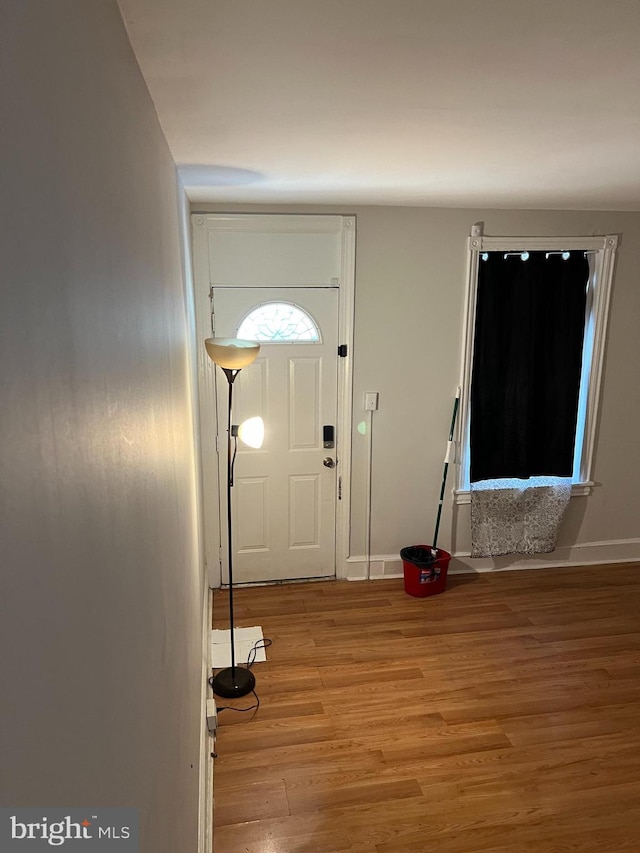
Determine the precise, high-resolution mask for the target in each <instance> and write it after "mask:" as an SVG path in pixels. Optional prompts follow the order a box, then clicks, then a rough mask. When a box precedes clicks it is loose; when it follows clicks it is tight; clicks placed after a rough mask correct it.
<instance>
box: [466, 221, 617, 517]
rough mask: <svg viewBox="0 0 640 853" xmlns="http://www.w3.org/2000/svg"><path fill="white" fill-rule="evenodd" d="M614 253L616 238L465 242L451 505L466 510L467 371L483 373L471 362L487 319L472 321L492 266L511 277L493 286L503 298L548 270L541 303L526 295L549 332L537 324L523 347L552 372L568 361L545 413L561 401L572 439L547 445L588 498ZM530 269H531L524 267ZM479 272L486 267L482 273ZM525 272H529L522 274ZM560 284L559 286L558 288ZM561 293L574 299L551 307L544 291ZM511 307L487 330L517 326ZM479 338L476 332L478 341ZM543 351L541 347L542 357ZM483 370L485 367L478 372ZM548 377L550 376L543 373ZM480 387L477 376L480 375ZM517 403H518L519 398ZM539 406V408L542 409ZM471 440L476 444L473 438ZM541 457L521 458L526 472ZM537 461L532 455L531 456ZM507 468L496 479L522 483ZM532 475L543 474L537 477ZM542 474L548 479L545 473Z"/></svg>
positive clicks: (505, 304)
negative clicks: (551, 365)
mask: <svg viewBox="0 0 640 853" xmlns="http://www.w3.org/2000/svg"><path fill="white" fill-rule="evenodd" d="M616 248H617V237H615V236H607V237H584V238H576V237H570V238H498V237H476V236H473V237H471V238H470V242H469V249H470V255H469V289H468V298H467V317H466V338H465V344H464V354H463V355H464V358H463V380H462V382H463V385H462V387H463V395H462V417H461V435H462V452H461V454H460V461H461V464H460V466H459V479H458V489H457V491H456V501H457V502H458V503H465V502H467V501H468V500H469V491H468V490H469V488H470V481H471V455H472V454H471V433H470V424H471V405H472V402H473V400H475V401H476V406H479V405H480V403H479V402H478V400H479V397H478V395H477V390H478V389H477V386H478V382H477V381H476V380H475V379H474V375H473V374H474V369H476V370H478V369H481V367H482V365H480V367H479V366H478V363H477V362H478V360H479V361H480V362H481V361H482V358H484V356H485V355H486V351H485V350H486V326H485V334H484V337H485V343H483V341H482V334H483V332H482V328H483V323H485V320H486V318H484V317H483V316H479V315H482V314H483V313H484V312H485V311H486V308H487V304H486V293H485V296H483V293H482V288H483V287H486V278H487V271H488V270H489V267H490V265H491V264H493V265H494V270H497V272H498V277H500V276H502V275H504V271H505V270H507V269H510V270H511V271H512V272H513V275H511V273H509V276H511V278H510V279H509V280H508V281H507V282H506V284H505V283H504V282H503V283H502V285H500V286H503V287H506V290H505V291H504V293H505V294H508V293H509V287H510V286H512V285H513V286H514V287H517V286H518V274H519V273H521V272H522V271H523V270H525V269H526V270H527V272H530V271H531V270H533V269H534V267H535V265H538V267H540V268H543V267H544V264H549V267H548V268H549V269H550V270H551V269H552V268H553V269H554V270H555V272H554V273H553V274H552V275H550V276H549V277H548V279H547V278H546V279H545V282H544V288H545V290H546V295H545V294H543V293H541V292H534V293H533V296H534V298H535V299H536V300H537V302H538V309H536V310H541V309H540V306H542V309H545V310H546V309H548V315H549V319H548V323H549V326H546V325H545V324H544V323H543V324H542V325H538V331H537V333H536V334H537V335H538V340H537V341H536V340H533V341H532V340H531V339H529V341H528V343H527V349H528V350H530V349H531V348H532V347H539V348H540V351H541V352H544V353H545V357H546V356H548V353H549V350H551V352H552V357H553V358H554V359H555V360H556V363H557V364H558V365H560V363H561V362H562V367H563V368H564V366H565V364H564V362H565V360H566V361H572V366H571V369H570V370H568V372H567V375H566V376H565V377H564V378H563V379H562V381H561V383H560V387H559V388H558V389H556V392H555V394H556V396H555V402H552V401H551V402H550V401H547V404H548V405H550V406H555V407H557V408H558V410H562V407H563V405H564V404H563V400H564V399H565V398H567V397H568V398H569V400H570V405H569V406H568V407H567V412H568V414H567V417H568V421H569V422H570V427H569V429H570V431H571V435H570V436H569V437H568V438H567V435H566V433H565V434H561V435H559V434H557V433H556V434H554V435H553V437H552V438H550V439H549V441H551V440H552V441H554V442H559V444H558V445H557V447H558V448H560V449H559V453H560V455H561V456H562V463H561V465H560V468H562V470H564V471H565V474H566V475H567V476H569V475H570V476H571V480H572V483H573V493H574V494H589V493H590V491H591V487H592V486H593V483H592V482H591V464H592V456H593V446H594V441H595V425H596V421H597V403H598V397H599V386H600V377H601V371H602V357H603V351H604V333H605V327H606V318H607V312H608V303H609V292H610V286H611V278H612V273H613V260H614V253H615V250H616ZM532 261H533V264H531V262H532ZM483 265H486V266H484V267H483ZM526 265H530V266H528V267H527V266H526ZM570 267H572V268H573V271H572V273H570V272H569V269H570ZM567 276H569V278H570V279H571V280H572V281H573V284H571V285H567V281H568V280H569V279H568V278H567ZM585 279H586V287H585ZM563 282H564V285H562V283H563ZM479 285H480V287H479ZM561 285H562V286H564V287H565V288H566V287H573V296H572V297H571V304H570V306H569V307H567V305H566V304H565V302H564V296H563V298H562V299H561V300H560V301H558V300H557V299H556V295H557V294H556V293H555V292H554V291H553V290H551V289H550V288H555V287H559V286H561ZM528 286H530V285H528ZM581 289H582V292H581ZM514 306H515V303H512V302H511V300H510V299H508V298H503V299H501V300H499V302H498V305H497V307H496V306H492V309H491V310H492V311H494V314H493V315H492V318H491V319H490V322H494V323H496V322H497V323H499V324H503V325H504V324H510V323H515V322H516V318H515V315H514V314H513V312H514V311H516V310H521V308H522V306H520V309H518V308H517V307H514ZM552 327H553V328H552ZM478 330H480V332H479V334H478ZM529 331H530V330H529ZM477 335H478V336H477ZM550 336H554V342H553V346H551V347H549V342H550V340H551V337H550ZM512 337H513V336H512ZM483 347H484V348H485V349H483ZM545 347H547V349H546V350H545ZM490 352H491V351H490ZM490 358H494V359H495V358H498V361H499V360H500V355H499V354H498V356H495V355H490ZM535 361H536V359H533V362H535ZM474 362H475V363H474ZM495 363H496V362H495V361H494V362H493V363H492V362H491V361H489V362H488V364H489V365H491V366H492V368H493V367H495ZM486 366H487V365H486V364H485V368H486ZM530 367H531V364H530V365H529V366H528V367H527V368H526V369H527V370H528V369H530ZM494 372H495V371H494ZM559 372H560V370H559ZM547 375H549V374H548V366H547ZM543 376H544V373H543ZM481 380H482V376H481V375H480V381H481ZM536 381H538V383H540V382H543V383H544V378H543V379H542V380H541V379H540V378H538V379H537V380H536ZM554 383H555V375H554ZM472 387H473V391H472ZM545 394H546V389H545ZM517 396H518V397H519V395H517ZM552 396H553V395H552ZM498 397H499V398H501V399H502V403H501V404H504V400H505V399H506V396H505V395H504V394H502V392H501V389H498ZM541 404H542V405H545V404H544V403H542V401H541ZM527 405H529V406H530V405H531V398H529V402H528V404H527ZM576 412H577V415H576ZM523 417H524V418H526V419H527V422H528V423H531V422H532V420H533V421H535V418H532V416H531V415H530V414H529V412H527V408H526V405H525V406H524V408H523ZM539 422H540V421H539ZM493 426H494V428H495V427H496V424H495V423H494V425H493ZM474 429H475V427H474ZM475 434H476V437H477V432H476V433H475ZM506 443H507V442H505V444H506ZM499 452H500V453H502V448H499ZM540 452H542V453H543V456H544V457H545V460H546V459H547V458H548V454H546V449H545V448H543V449H542V451H541V450H540V448H538V450H535V449H534V451H533V454H532V459H531V458H529V457H528V455H527V454H525V455H526V456H527V460H526V465H529V464H532V465H533V468H535V467H536V466H537V467H542V468H544V467H545V466H548V464H549V463H548V461H545V462H544V463H543V465H542V466H540V464H539V459H540V456H539V454H540ZM518 453H520V456H521V455H522V454H521V448H520V449H519V450H518ZM527 453H528V452H527ZM536 454H538V455H537V456H536ZM477 459H478V456H477V453H476V448H475V447H474V465H476V466H477ZM503 461H504V460H503V459H501V460H500V461H499V462H498V463H497V467H498V468H500V467H502V468H503V469H504V468H505V465H504V464H503ZM494 462H495V460H494ZM494 462H492V463H491V465H489V466H488V467H487V468H485V470H486V471H490V470H491V467H492V465H494ZM510 465H512V462H511V461H508V463H507V468H506V469H505V470H504V471H501V473H500V477H508V476H511V477H518V476H519V477H525V476H529V475H527V474H526V473H523V471H524V470H525V469H524V468H521V469H520V470H518V469H517V466H516V470H513V471H512V473H511V474H510V475H509V474H508V473H507V470H508V467H509V466H510ZM482 467H483V466H482V465H481V466H480V467H477V468H476V474H475V475H474V478H473V479H474V481H475V480H478V479H483V480H484V479H485V478H484V477H478V476H477V473H478V471H482ZM535 473H536V472H535V471H534V470H533V469H532V470H531V472H530V475H531V476H533V475H534V474H535ZM537 473H540V474H542V471H540V472H537ZM547 473H548V474H550V473H552V472H550V471H547ZM486 479H488V480H493V479H497V475H496V478H493V477H487V478H486ZM532 484H533V483H532Z"/></svg>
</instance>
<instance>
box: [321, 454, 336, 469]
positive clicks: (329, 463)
mask: <svg viewBox="0 0 640 853" xmlns="http://www.w3.org/2000/svg"><path fill="white" fill-rule="evenodd" d="M322 464H323V465H324V467H325V468H335V467H336V463H335V462H334V460H333V459H332V458H331V457H330V456H327V457H326V458H325V459H323V460H322Z"/></svg>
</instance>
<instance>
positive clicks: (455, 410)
mask: <svg viewBox="0 0 640 853" xmlns="http://www.w3.org/2000/svg"><path fill="white" fill-rule="evenodd" d="M459 405H460V386H458V390H457V391H456V399H455V400H454V403H453V414H452V416H451V428H450V429H449V441H448V442H447V453H446V456H445V460H444V471H443V472H442V485H441V486H440V500H439V501H438V514H437V516H436V529H435V531H434V534H433V545H432V546H431V551H432V552H435V553H437V551H438V548H437V542H438V531H439V530H440V516H441V515H442V504H443V503H444V489H445V485H446V483H447V474H448V472H449V459H450V458H451V455H452V454H451V451H452V447H453V434H454V431H455V427H456V417H457V415H458V406H459Z"/></svg>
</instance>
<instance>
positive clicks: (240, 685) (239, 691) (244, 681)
mask: <svg viewBox="0 0 640 853" xmlns="http://www.w3.org/2000/svg"><path fill="white" fill-rule="evenodd" d="M212 686H213V692H214V693H215V694H216V695H217V696H223V697H224V698H225V699H232V698H233V697H234V696H246V695H247V693H251V691H252V690H253V688H254V687H255V686H256V679H255V676H254V674H253V673H252V672H251V670H250V669H245V667H243V666H228V667H227V668H226V669H221V670H220V672H219V673H218V674H217V675H215V676H214V677H213V685H212Z"/></svg>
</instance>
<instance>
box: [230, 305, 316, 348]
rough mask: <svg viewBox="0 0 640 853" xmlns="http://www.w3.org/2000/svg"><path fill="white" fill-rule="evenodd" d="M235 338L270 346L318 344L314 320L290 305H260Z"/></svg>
mask: <svg viewBox="0 0 640 853" xmlns="http://www.w3.org/2000/svg"><path fill="white" fill-rule="evenodd" d="M238 337H239V338H241V339H243V340H248V341H261V342H262V341H264V342H270V343H319V342H320V330H319V329H318V326H317V324H316V322H315V320H313V319H312V317H310V316H309V314H307V312H306V311H304V310H303V309H302V308H300V307H299V306H298V305H294V304H293V303H292V302H263V303H262V304H261V305H258V306H257V307H256V308H252V310H251V311H250V312H249V314H247V316H246V317H245V318H244V320H243V321H242V323H240V326H239V328H238Z"/></svg>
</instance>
